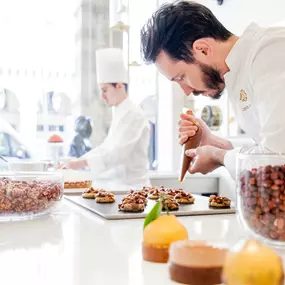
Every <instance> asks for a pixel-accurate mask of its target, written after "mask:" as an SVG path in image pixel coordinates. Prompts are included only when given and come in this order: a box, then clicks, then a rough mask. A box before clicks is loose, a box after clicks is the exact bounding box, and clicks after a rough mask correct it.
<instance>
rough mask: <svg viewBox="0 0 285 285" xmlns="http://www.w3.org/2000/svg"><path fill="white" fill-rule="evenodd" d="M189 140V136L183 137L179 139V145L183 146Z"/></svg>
mask: <svg viewBox="0 0 285 285" xmlns="http://www.w3.org/2000/svg"><path fill="white" fill-rule="evenodd" d="M187 140H188V136H182V137H181V138H180V139H179V143H180V144H181V145H183V144H184V143H185V142H186V141H187Z"/></svg>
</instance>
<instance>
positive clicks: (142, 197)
mask: <svg viewBox="0 0 285 285" xmlns="http://www.w3.org/2000/svg"><path fill="white" fill-rule="evenodd" d="M134 197H135V198H136V197H139V198H140V199H141V200H142V201H144V204H145V205H146V204H147V198H146V197H145V195H143V194H142V193H139V191H134V190H131V191H130V192H129V193H128V194H127V195H126V196H125V197H124V198H123V199H122V201H124V200H125V199H127V198H134Z"/></svg>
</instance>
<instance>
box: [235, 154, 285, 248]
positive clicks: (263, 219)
mask: <svg viewBox="0 0 285 285" xmlns="http://www.w3.org/2000/svg"><path fill="white" fill-rule="evenodd" d="M237 204H238V207H237V208H238V216H239V219H240V221H241V223H242V225H243V226H245V227H246V229H247V230H248V231H249V232H250V234H251V235H253V236H254V237H255V238H258V239H261V240H262V241H263V242H264V243H267V244H269V245H272V246H276V247H280V246H281V247H285V155H279V154H271V153H270V154H267V153H262V154H246V153H240V154H238V156H237Z"/></svg>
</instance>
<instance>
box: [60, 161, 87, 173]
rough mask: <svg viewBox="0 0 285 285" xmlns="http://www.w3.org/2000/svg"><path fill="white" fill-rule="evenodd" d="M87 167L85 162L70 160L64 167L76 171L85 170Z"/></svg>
mask: <svg viewBox="0 0 285 285" xmlns="http://www.w3.org/2000/svg"><path fill="white" fill-rule="evenodd" d="M87 166H88V164H87V161H86V160H78V159H72V160H70V161H68V162H67V164H66V165H65V168H67V169H74V170H77V169H81V168H85V167H87Z"/></svg>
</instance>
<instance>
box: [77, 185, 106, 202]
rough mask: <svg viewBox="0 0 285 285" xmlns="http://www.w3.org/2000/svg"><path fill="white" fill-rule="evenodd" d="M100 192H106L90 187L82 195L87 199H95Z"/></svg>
mask: <svg viewBox="0 0 285 285" xmlns="http://www.w3.org/2000/svg"><path fill="white" fill-rule="evenodd" d="M100 192H105V190H103V189H94V188H93V187H90V188H89V189H87V190H85V191H84V192H83V193H82V197H83V198H86V199H95V197H96V195H97V194H98V193H100Z"/></svg>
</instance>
